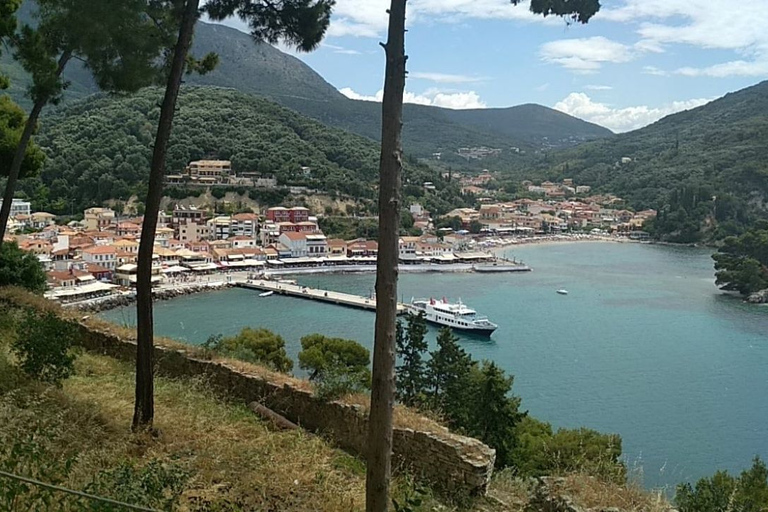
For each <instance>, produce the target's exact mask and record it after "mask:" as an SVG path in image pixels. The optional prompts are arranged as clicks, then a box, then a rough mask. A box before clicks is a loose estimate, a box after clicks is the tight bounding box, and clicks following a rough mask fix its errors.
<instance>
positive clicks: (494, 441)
mask: <svg viewBox="0 0 768 512" xmlns="http://www.w3.org/2000/svg"><path fill="white" fill-rule="evenodd" d="M513 382H514V377H512V376H509V377H508V376H507V375H505V373H504V370H502V369H501V368H499V367H498V366H497V365H496V363H493V362H489V361H483V364H482V367H481V368H479V369H478V368H476V367H475V368H474V371H473V375H472V393H471V396H472V400H471V401H470V402H469V403H470V404H473V405H474V407H473V411H472V413H473V414H472V415H471V417H472V419H471V424H470V425H471V426H470V425H467V432H468V433H469V434H470V435H472V436H474V437H477V438H478V439H480V440H481V441H483V442H484V443H487V444H488V445H490V446H493V447H494V448H495V449H496V466H497V467H506V466H509V465H511V464H512V452H513V450H514V447H515V427H516V426H517V424H518V423H519V422H520V420H522V419H523V418H524V417H525V416H526V414H527V413H524V412H520V411H519V409H520V402H521V400H520V397H517V396H511V392H512V383H513Z"/></svg>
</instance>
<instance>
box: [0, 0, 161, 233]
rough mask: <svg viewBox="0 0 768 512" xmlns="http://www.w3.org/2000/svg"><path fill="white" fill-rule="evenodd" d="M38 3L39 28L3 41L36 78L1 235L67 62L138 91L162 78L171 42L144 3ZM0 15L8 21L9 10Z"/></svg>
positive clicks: (102, 83) (0, 214) (117, 87)
mask: <svg viewBox="0 0 768 512" xmlns="http://www.w3.org/2000/svg"><path fill="white" fill-rule="evenodd" d="M12 4H13V2H12ZM37 4H38V13H37V18H38V24H37V26H36V27H32V26H30V25H24V26H22V27H21V28H20V30H18V32H14V33H13V34H9V35H7V36H6V37H5V39H4V41H3V42H8V43H10V46H11V47H12V48H13V50H14V55H13V56H14V59H16V60H17V61H18V62H19V63H21V65H22V67H23V68H24V70H25V71H27V72H28V73H29V74H30V75H32V85H31V87H30V89H29V93H28V94H29V97H30V98H31V99H32V102H33V106H32V110H31V111H30V114H29V116H28V117H27V120H26V123H25V125H24V129H23V131H22V132H21V135H20V137H19V142H18V146H17V148H16V151H15V153H14V155H13V160H12V161H11V163H10V167H9V169H8V181H7V183H6V185H5V193H4V195H3V206H2V209H0V235H1V234H2V233H4V232H5V229H6V227H7V226H8V219H9V217H10V213H11V202H12V200H13V195H14V193H15V191H16V183H17V181H18V179H19V175H20V173H21V170H22V167H23V166H24V162H25V158H27V153H28V152H27V149H28V146H29V144H30V142H31V139H32V134H33V133H34V131H35V129H36V127H37V122H38V118H39V117H40V113H41V112H42V110H43V108H44V107H45V106H46V105H48V104H57V103H58V102H59V101H60V100H61V96H62V93H63V91H64V89H66V87H67V85H68V84H67V82H66V81H64V80H63V79H62V76H61V75H62V73H63V71H64V69H65V68H66V66H67V64H68V63H69V62H70V61H71V60H72V59H73V58H77V59H80V60H82V61H84V62H85V63H86V65H87V66H88V68H89V69H90V70H91V72H92V73H93V75H94V78H95V79H96V83H97V84H98V85H99V87H100V88H102V89H103V90H107V91H136V90H138V89H140V88H141V87H144V86H146V85H149V84H151V83H153V82H154V81H155V80H156V79H157V78H158V76H159V73H160V70H161V69H162V62H161V59H160V57H161V55H162V51H163V49H164V48H165V44H166V42H167V39H166V38H165V37H164V36H165V34H166V33H165V32H164V31H163V30H162V25H158V24H156V23H155V22H154V21H153V20H151V19H150V18H149V17H148V16H147V1H146V0H99V1H98V2H94V1H92V0H37ZM0 15H2V16H3V17H4V18H7V14H6V13H5V9H3V11H2V12H1V13H0ZM9 23H10V22H9V21H7V20H5V19H4V20H3V21H2V22H0V24H1V25H3V26H4V27H6V28H5V29H0V30H7V27H8V25H9ZM14 28H15V24H14ZM0 243H2V236H0Z"/></svg>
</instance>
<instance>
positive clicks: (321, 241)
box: [306, 233, 328, 257]
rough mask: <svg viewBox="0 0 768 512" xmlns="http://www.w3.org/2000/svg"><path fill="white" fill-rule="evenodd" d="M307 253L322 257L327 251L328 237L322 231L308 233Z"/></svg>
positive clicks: (311, 255)
mask: <svg viewBox="0 0 768 512" xmlns="http://www.w3.org/2000/svg"><path fill="white" fill-rule="evenodd" d="M306 237H307V255H308V256H310V257H323V256H325V255H326V254H327V253H328V239H326V237H325V235H324V234H322V233H308V234H307V235H306Z"/></svg>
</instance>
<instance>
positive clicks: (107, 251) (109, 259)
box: [83, 245, 117, 270]
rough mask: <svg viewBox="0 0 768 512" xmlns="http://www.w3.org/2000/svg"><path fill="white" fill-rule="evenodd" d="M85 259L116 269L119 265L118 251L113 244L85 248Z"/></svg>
mask: <svg viewBox="0 0 768 512" xmlns="http://www.w3.org/2000/svg"><path fill="white" fill-rule="evenodd" d="M83 261H84V262H86V263H90V264H92V265H99V266H100V267H104V268H108V269H109V270H115V267H116V266H117V251H116V250H115V248H114V247H112V246H111V245H94V246H93V247H88V248H87V249H83Z"/></svg>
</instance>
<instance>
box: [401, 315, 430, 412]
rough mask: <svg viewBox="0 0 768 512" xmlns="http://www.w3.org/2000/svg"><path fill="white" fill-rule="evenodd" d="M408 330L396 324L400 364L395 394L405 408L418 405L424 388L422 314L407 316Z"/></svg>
mask: <svg viewBox="0 0 768 512" xmlns="http://www.w3.org/2000/svg"><path fill="white" fill-rule="evenodd" d="M407 322H408V328H407V329H404V328H403V324H402V322H400V321H398V322H397V336H396V341H397V353H398V354H399V356H400V359H401V361H402V363H401V364H400V365H398V367H397V369H396V375H397V393H398V399H399V400H400V402H401V403H403V404H405V405H407V406H411V407H412V406H415V405H418V404H419V402H420V401H421V399H422V398H423V395H424V392H425V390H426V389H425V387H426V364H425V362H424V357H423V355H424V353H425V352H426V351H427V341H426V339H425V336H426V334H427V321H426V319H425V318H424V313H419V314H418V315H408V319H407Z"/></svg>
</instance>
